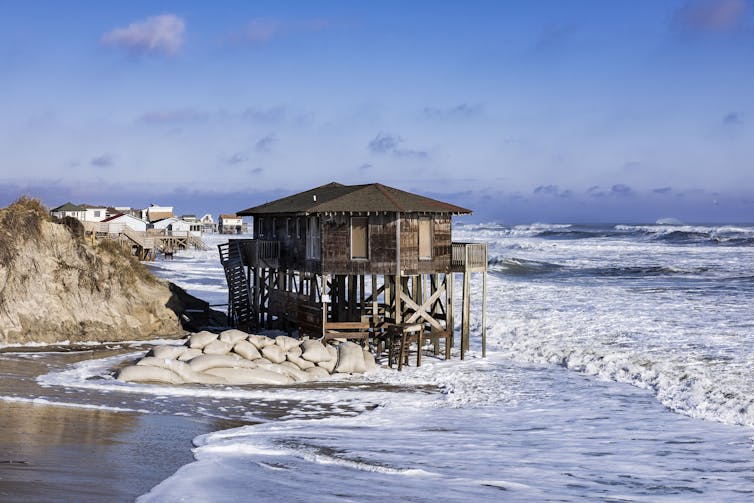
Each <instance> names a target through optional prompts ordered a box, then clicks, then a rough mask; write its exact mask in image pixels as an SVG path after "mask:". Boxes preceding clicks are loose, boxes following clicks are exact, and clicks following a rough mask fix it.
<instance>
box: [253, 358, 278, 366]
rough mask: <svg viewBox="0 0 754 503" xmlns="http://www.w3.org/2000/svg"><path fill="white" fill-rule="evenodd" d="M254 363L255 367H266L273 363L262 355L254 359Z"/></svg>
mask: <svg viewBox="0 0 754 503" xmlns="http://www.w3.org/2000/svg"><path fill="white" fill-rule="evenodd" d="M254 363H255V364H256V365H257V367H266V366H268V365H275V364H274V363H272V362H271V361H270V360H268V359H267V358H264V357H262V358H260V359H259V360H254Z"/></svg>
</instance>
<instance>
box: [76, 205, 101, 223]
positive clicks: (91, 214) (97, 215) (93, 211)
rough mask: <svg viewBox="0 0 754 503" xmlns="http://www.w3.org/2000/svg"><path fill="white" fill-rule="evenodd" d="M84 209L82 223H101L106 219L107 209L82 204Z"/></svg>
mask: <svg viewBox="0 0 754 503" xmlns="http://www.w3.org/2000/svg"><path fill="white" fill-rule="evenodd" d="M81 206H83V207H84V222H101V221H103V220H104V219H106V218H107V208H106V207H104V206H92V205H90V204H82V205H81Z"/></svg>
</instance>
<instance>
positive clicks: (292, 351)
mask: <svg viewBox="0 0 754 503" xmlns="http://www.w3.org/2000/svg"><path fill="white" fill-rule="evenodd" d="M303 352H304V351H303V350H302V349H301V346H300V345H298V344H297V345H295V346H293V347H292V348H288V351H286V352H285V356H286V357H289V356H292V357H294V358H300V357H301V353H303Z"/></svg>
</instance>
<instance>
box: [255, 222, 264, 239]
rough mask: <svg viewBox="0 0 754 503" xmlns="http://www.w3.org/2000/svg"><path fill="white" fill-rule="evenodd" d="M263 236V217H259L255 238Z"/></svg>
mask: <svg viewBox="0 0 754 503" xmlns="http://www.w3.org/2000/svg"><path fill="white" fill-rule="evenodd" d="M263 237H264V218H262V217H259V224H258V225H257V238H263Z"/></svg>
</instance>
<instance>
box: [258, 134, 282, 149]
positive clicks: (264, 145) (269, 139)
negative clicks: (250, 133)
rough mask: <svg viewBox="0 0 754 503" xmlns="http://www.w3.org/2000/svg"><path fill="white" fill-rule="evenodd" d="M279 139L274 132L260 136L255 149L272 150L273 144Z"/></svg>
mask: <svg viewBox="0 0 754 503" xmlns="http://www.w3.org/2000/svg"><path fill="white" fill-rule="evenodd" d="M277 141H278V139H277V137H276V136H275V135H273V134H272V133H270V134H268V135H266V136H264V137H262V138H260V139H259V140H257V142H256V143H255V144H254V150H256V151H257V152H262V153H267V152H269V151H271V150H272V147H273V145H275V143H277Z"/></svg>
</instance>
